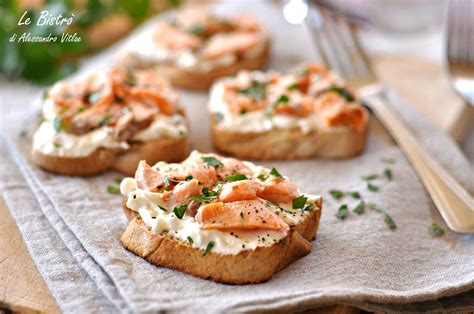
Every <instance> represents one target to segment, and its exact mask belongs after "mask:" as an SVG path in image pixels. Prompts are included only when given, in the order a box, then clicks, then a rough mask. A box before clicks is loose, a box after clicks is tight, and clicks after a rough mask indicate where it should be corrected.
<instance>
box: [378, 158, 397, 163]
mask: <svg viewBox="0 0 474 314" xmlns="http://www.w3.org/2000/svg"><path fill="white" fill-rule="evenodd" d="M380 160H381V161H382V162H384V163H386V164H394V163H395V162H396V160H395V159H393V158H385V157H383V158H382V159H380Z"/></svg>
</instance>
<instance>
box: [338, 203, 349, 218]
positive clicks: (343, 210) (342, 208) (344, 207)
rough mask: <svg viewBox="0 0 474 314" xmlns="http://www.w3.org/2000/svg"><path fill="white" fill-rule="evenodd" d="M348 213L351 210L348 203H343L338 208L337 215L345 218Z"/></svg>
mask: <svg viewBox="0 0 474 314" xmlns="http://www.w3.org/2000/svg"><path fill="white" fill-rule="evenodd" d="M348 213H349V210H348V209H347V205H346V204H343V205H341V206H340V207H339V209H338V210H337V213H336V217H337V218H339V219H344V218H346V216H347V214H348Z"/></svg>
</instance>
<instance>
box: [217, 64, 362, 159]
mask: <svg viewBox="0 0 474 314" xmlns="http://www.w3.org/2000/svg"><path fill="white" fill-rule="evenodd" d="M209 110H210V113H211V129H212V140H213V144H214V146H215V148H216V149H218V150H219V151H221V152H225V153H229V154H232V155H235V156H238V157H239V158H245V159H257V160H258V159H259V160H271V159H275V160H289V159H302V158H311V157H321V158H345V157H350V156H353V155H356V154H358V153H360V152H361V151H362V150H363V148H364V145H365V140H366V129H367V123H368V117H369V115H368V112H367V110H366V109H365V108H364V107H363V106H362V105H361V104H360V103H359V102H358V100H357V99H356V97H355V95H354V93H353V92H352V91H351V90H350V89H349V88H348V86H347V85H346V84H345V83H344V82H343V81H342V80H341V79H340V78H338V77H337V76H336V75H335V74H334V73H332V72H330V71H328V70H327V69H325V68H323V67H321V66H319V65H316V64H307V65H304V66H301V67H299V68H298V69H296V70H295V71H293V72H290V73H289V74H286V75H282V74H279V73H276V72H268V73H262V72H257V71H253V72H249V71H241V72H239V73H238V74H237V75H236V76H235V77H228V78H224V79H221V80H219V81H217V82H216V83H215V84H214V85H213V88H212V90H211V93H210V101H209Z"/></svg>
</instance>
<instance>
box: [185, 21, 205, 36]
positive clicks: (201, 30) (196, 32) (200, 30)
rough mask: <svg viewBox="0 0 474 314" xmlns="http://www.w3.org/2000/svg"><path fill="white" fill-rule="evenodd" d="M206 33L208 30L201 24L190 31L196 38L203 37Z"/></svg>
mask: <svg viewBox="0 0 474 314" xmlns="http://www.w3.org/2000/svg"><path fill="white" fill-rule="evenodd" d="M205 31H206V28H205V27H204V25H201V24H194V25H192V26H191V27H190V28H189V29H188V32H189V33H191V34H193V35H196V36H200V35H202V34H203V33H204V32H205Z"/></svg>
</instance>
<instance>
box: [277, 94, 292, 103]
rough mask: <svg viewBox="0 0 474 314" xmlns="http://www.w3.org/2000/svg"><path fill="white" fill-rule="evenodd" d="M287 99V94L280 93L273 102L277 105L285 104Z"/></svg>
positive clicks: (288, 99)
mask: <svg viewBox="0 0 474 314" xmlns="http://www.w3.org/2000/svg"><path fill="white" fill-rule="evenodd" d="M288 101H290V98H288V96H287V95H285V94H283V95H281V96H280V97H279V98H278V99H277V101H276V102H275V104H277V105H278V104H287V103H288Z"/></svg>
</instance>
